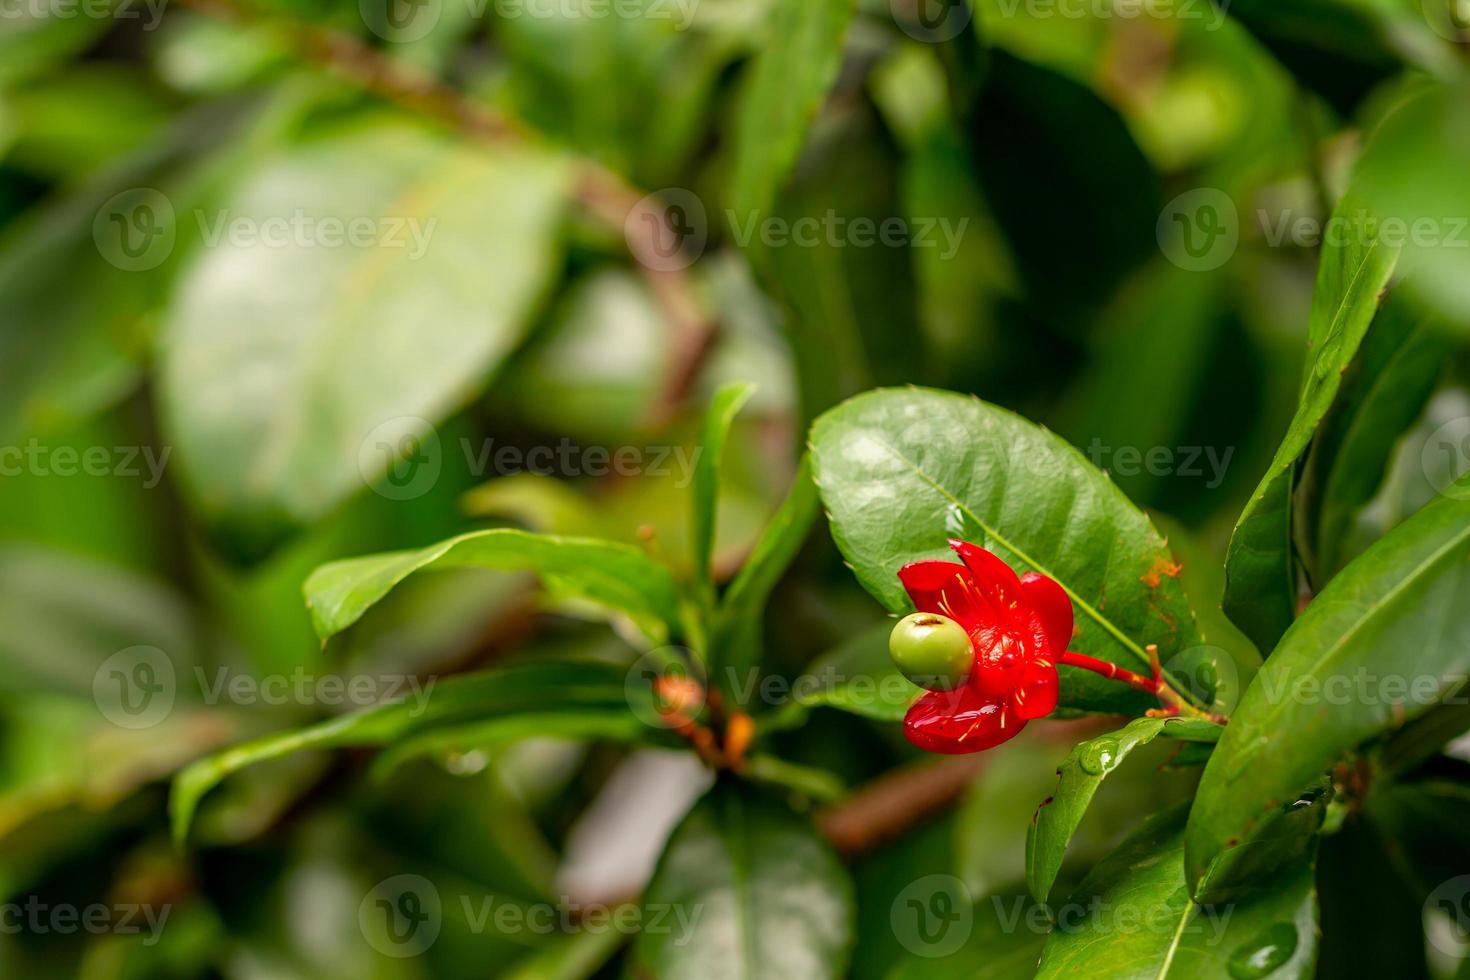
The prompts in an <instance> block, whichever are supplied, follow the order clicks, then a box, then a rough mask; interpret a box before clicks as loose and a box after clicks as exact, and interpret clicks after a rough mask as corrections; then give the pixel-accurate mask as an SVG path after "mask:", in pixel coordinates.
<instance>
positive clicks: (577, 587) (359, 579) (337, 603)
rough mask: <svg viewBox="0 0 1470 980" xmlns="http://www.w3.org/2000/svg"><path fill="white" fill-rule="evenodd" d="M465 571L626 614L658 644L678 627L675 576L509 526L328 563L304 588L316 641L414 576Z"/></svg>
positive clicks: (583, 544) (629, 551) (639, 556)
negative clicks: (510, 578) (503, 573)
mask: <svg viewBox="0 0 1470 980" xmlns="http://www.w3.org/2000/svg"><path fill="white" fill-rule="evenodd" d="M466 567H474V568H499V569H507V570H516V571H520V570H524V571H529V572H534V573H536V574H537V575H539V576H540V577H541V578H542V580H543V581H544V582H545V583H546V584H547V585H548V586H550V587H553V588H554V589H555V590H556V591H557V592H558V593H560V594H569V595H574V596H577V597H580V598H584V599H590V600H591V601H593V602H595V603H597V604H599V605H602V606H605V607H607V608H608V609H612V610H614V611H617V612H621V613H625V614H627V615H628V616H629V617H630V618H631V619H632V620H633V621H634V622H635V623H636V624H637V625H638V627H639V628H640V629H642V630H643V631H644V632H645V633H646V634H647V635H648V636H649V638H650V639H652V640H654V641H655V642H663V641H664V640H665V639H667V637H668V635H669V631H670V630H671V629H676V628H677V625H676V624H677V623H678V622H679V593H678V588H677V586H675V584H674V579H673V576H672V575H670V574H669V571H668V569H666V568H664V567H663V566H662V565H660V564H658V563H657V562H655V561H654V560H653V559H652V558H649V557H648V556H647V555H646V554H644V553H643V552H641V551H639V550H638V549H637V548H633V547H631V546H629V545H624V544H616V543H614V542H611V541H598V540H594V539H591V538H563V537H555V536H552V535H546V534H532V533H530V532H528V531H519V530H515V529H513V528H496V529H494V530H490V531H473V532H471V533H469V534H462V535H460V536H459V537H456V538H450V539H449V540H447V541H441V542H439V543H438V544H436V545H430V546H429V547H427V548H422V549H420V550H418V551H397V552H391V553H389V554H384V555H369V556H367V557H365V558H348V559H346V560H344V561H337V562H332V563H330V564H327V565H323V566H322V567H321V568H318V569H317V570H316V571H314V572H312V574H311V576H310V577H309V578H308V579H307V580H306V585H305V586H304V587H303V590H304V592H305V593H306V604H307V605H308V606H309V607H310V608H311V618H312V622H313V623H314V624H315V626H316V631H317V635H319V636H320V637H321V638H322V639H323V640H326V639H328V638H330V637H332V636H333V635H335V634H337V633H340V632H341V631H342V630H344V629H346V628H347V627H349V626H351V625H352V624H353V623H355V622H357V621H358V619H360V618H361V617H362V614H363V613H365V612H367V611H368V609H369V608H371V607H372V606H373V605H374V604H375V603H376V602H378V600H380V599H382V598H383V596H385V595H387V594H388V593H389V592H390V591H391V590H392V589H393V587H394V586H396V585H397V584H398V583H399V582H402V581H403V580H404V579H405V578H407V577H408V576H410V575H412V574H414V573H415V572H422V571H430V570H436V569H445V568H466Z"/></svg>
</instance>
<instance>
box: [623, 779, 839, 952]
mask: <svg viewBox="0 0 1470 980" xmlns="http://www.w3.org/2000/svg"><path fill="white" fill-rule="evenodd" d="M644 904H645V906H648V907H659V906H668V907H670V908H673V909H675V910H686V911H687V912H688V913H689V914H690V915H691V916H697V918H694V919H693V920H692V929H690V930H685V931H682V932H681V930H680V929H678V928H672V929H668V930H664V931H661V932H659V931H654V930H648V929H645V930H644V932H643V933H642V934H641V935H640V936H639V937H638V943H637V946H636V947H635V951H634V956H635V966H634V970H633V972H634V973H635V974H638V973H640V971H641V973H642V974H644V975H648V976H656V977H660V978H662V980H682V978H685V977H691V978H693V977H697V978H699V980H736V978H740V980H745V978H754V977H760V978H762V980H787V978H790V980H796V978H801V980H820V978H822V977H839V976H843V975H844V972H845V971H844V967H845V965H846V959H847V955H848V950H849V947H850V946H851V944H852V938H853V936H852V920H853V900H852V883H851V881H849V879H848V876H847V872H846V870H845V869H844V868H843V867H842V864H841V863H840V862H839V861H838V860H837V856H836V855H835V854H834V853H832V850H831V849H830V848H829V847H828V846H827V844H826V843H825V842H824V841H823V840H821V838H819V837H818V836H817V835H816V833H815V832H814V831H813V830H812V827H811V825H810V824H809V823H808V822H807V821H806V820H803V819H801V818H799V817H797V816H796V815H795V814H793V813H791V812H790V811H789V810H787V809H786V808H784V807H782V806H779V805H777V804H775V803H773V802H771V801H769V800H767V799H765V798H763V797H759V796H755V795H752V794H750V793H749V792H748V790H746V789H744V788H742V787H738V786H731V785H723V784H722V785H718V786H716V787H715V789H714V790H713V791H712V792H711V793H710V795H708V796H706V797H705V798H704V799H703V800H702V801H701V802H700V803H699V804H698V805H697V806H696V807H695V808H694V809H693V810H692V811H690V813H689V815H688V816H687V817H685V818H684V822H683V823H681V824H680V825H679V827H678V829H677V830H675V831H674V836H673V837H672V838H671V839H670V841H669V845H668V848H667V849H666V850H665V851H664V855H663V857H662V859H661V860H660V861H659V867H658V870H657V871H656V872H655V873H654V877H653V882H652V883H651V884H650V885H649V886H648V891H647V893H646V894H645V895H644Z"/></svg>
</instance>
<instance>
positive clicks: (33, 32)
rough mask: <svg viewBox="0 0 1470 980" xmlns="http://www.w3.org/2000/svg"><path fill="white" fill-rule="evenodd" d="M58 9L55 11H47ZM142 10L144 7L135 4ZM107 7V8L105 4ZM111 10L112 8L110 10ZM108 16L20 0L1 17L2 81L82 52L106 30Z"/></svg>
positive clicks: (0, 75) (9, 80)
mask: <svg viewBox="0 0 1470 980" xmlns="http://www.w3.org/2000/svg"><path fill="white" fill-rule="evenodd" d="M48 9H49V10H52V11H56V13H55V15H54V16H53V15H50V14H48V13H46V11H47V10H48ZM134 9H135V12H139V13H141V12H142V8H134ZM104 10H105V8H104ZM109 13H110V12H109ZM109 22H110V21H109V18H108V17H98V16H95V15H94V14H93V8H88V10H87V16H82V15H81V11H79V10H77V9H75V8H73V9H72V10H71V11H70V16H66V14H65V13H64V12H62V11H61V8H55V7H52V8H48V7H46V6H45V5H39V4H20V5H17V6H15V7H11V8H8V9H7V11H6V14H5V16H4V17H0V85H9V84H10V83H13V82H15V81H17V80H19V79H22V78H25V77H27V76H30V75H34V74H37V73H39V72H41V71H43V70H45V69H47V68H50V67H51V66H53V65H55V64H57V63H58V62H61V61H64V60H66V59H67V58H69V57H71V56H72V55H74V54H77V53H79V52H81V51H82V50H83V49H84V48H86V47H87V46H88V45H89V44H91V43H92V42H93V41H95V40H96V39H97V37H98V36H99V35H100V34H102V33H103V32H104V31H106V30H107V28H108V25H109Z"/></svg>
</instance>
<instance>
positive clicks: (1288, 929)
mask: <svg viewBox="0 0 1470 980" xmlns="http://www.w3.org/2000/svg"><path fill="white" fill-rule="evenodd" d="M1296 944H1297V934H1296V927H1295V926H1293V925H1291V924H1290V923H1288V922H1278V923H1276V924H1275V925H1274V926H1270V927H1269V928H1267V929H1266V930H1265V931H1263V932H1262V933H1260V934H1259V935H1258V936H1256V938H1254V939H1252V940H1251V941H1250V942H1247V943H1243V944H1241V946H1240V947H1239V948H1237V949H1236V950H1235V952H1233V953H1231V954H1230V960H1229V962H1228V963H1226V964H1225V968H1226V970H1228V971H1229V973H1230V975H1231V976H1232V977H1234V978H1235V980H1259V978H1260V977H1264V976H1266V975H1267V974H1269V973H1273V972H1275V971H1276V970H1277V969H1279V968H1280V967H1281V966H1282V965H1283V964H1284V963H1285V962H1286V961H1287V960H1289V959H1291V954H1293V953H1295V952H1296Z"/></svg>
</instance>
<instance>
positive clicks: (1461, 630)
mask: <svg viewBox="0 0 1470 980" xmlns="http://www.w3.org/2000/svg"><path fill="white" fill-rule="evenodd" d="M1467 554H1470V500H1456V499H1453V498H1448V497H1446V498H1442V499H1440V500H1438V501H1436V502H1434V503H1431V504H1429V505H1427V506H1426V507H1424V509H1422V510H1421V511H1419V512H1418V513H1417V514H1415V515H1414V516H1413V517H1411V518H1409V519H1408V520H1407V521H1405V522H1404V523H1403V524H1401V525H1399V527H1397V528H1395V529H1394V530H1393V531H1391V532H1389V534H1387V535H1386V536H1385V537H1383V538H1382V539H1381V540H1379V541H1378V542H1377V543H1376V544H1374V545H1373V546H1372V547H1371V548H1369V549H1368V550H1367V551H1365V552H1364V553H1363V554H1362V555H1361V556H1359V557H1358V558H1357V559H1355V560H1354V561H1353V562H1352V563H1351V564H1349V565H1348V566H1347V568H1345V569H1343V571H1342V572H1341V574H1339V575H1338V576H1337V577H1336V578H1334V579H1333V580H1332V581H1331V582H1330V583H1328V585H1327V588H1325V589H1324V590H1323V591H1322V592H1321V594H1319V595H1318V596H1317V597H1316V598H1315V599H1314V600H1313V601H1312V604H1311V605H1309V606H1308V607H1307V609H1306V611H1305V612H1304V613H1303V614H1302V616H1301V618H1299V619H1298V620H1297V621H1296V622H1295V623H1294V624H1293V625H1292V627H1291V629H1290V630H1288V631H1287V633H1286V635H1285V636H1284V637H1282V640H1281V645H1280V646H1279V647H1278V648H1277V650H1276V652H1275V653H1274V654H1273V655H1272V656H1271V658H1270V659H1269V660H1267V661H1266V664H1265V666H1264V667H1262V668H1261V671H1260V673H1259V674H1257V675H1256V679H1255V681H1254V682H1253V683H1252V684H1251V686H1250V687H1249V688H1248V689H1247V690H1246V692H1245V695H1244V697H1243V698H1242V699H1241V702H1240V706H1239V707H1238V708H1237V709H1236V710H1235V713H1234V714H1233V715H1232V716H1231V719H1230V725H1229V726H1228V727H1227V728H1226V729H1225V732H1224V734H1223V735H1222V736H1221V738H1220V743H1219V745H1218V746H1217V747H1216V749H1215V753H1214V755H1213V756H1212V757H1211V759H1210V762H1209V764H1208V765H1207V766H1206V767H1205V772H1204V777H1203V778H1202V779H1201V781H1200V787H1199V794H1198V796H1197V798H1196V800H1195V806H1194V812H1193V815H1192V817H1191V819H1190V824H1189V839H1188V843H1189V846H1188V856H1189V875H1190V881H1191V883H1196V882H1198V881H1199V880H1200V879H1201V877H1202V876H1203V875H1204V874H1205V873H1206V871H1208V870H1209V869H1210V866H1211V864H1212V863H1213V862H1214V861H1215V860H1216V859H1217V858H1220V857H1222V856H1223V855H1224V854H1225V852H1226V851H1227V850H1228V849H1229V848H1231V847H1233V846H1235V845H1236V844H1238V843H1239V842H1240V841H1242V840H1244V839H1248V838H1249V837H1251V836H1253V835H1255V834H1259V833H1261V832H1262V831H1264V830H1266V829H1267V828H1268V827H1269V825H1270V824H1271V823H1272V822H1274V819H1275V818H1276V817H1277V816H1278V814H1280V813H1281V812H1282V810H1283V808H1286V807H1288V806H1289V805H1290V804H1291V803H1292V802H1293V801H1294V800H1296V799H1297V798H1298V797H1299V796H1300V795H1301V794H1302V792H1303V791H1305V790H1306V789H1307V788H1308V787H1309V786H1311V784H1312V783H1314V782H1315V781H1317V780H1319V779H1321V778H1322V775H1323V773H1325V772H1327V771H1328V770H1329V769H1330V768H1331V767H1332V766H1333V764H1334V763H1336V762H1337V761H1338V760H1340V759H1342V758H1343V757H1344V756H1345V755H1347V754H1348V753H1350V752H1352V751H1353V750H1354V749H1356V748H1357V747H1358V746H1360V745H1362V744H1363V743H1364V742H1367V741H1368V740H1370V739H1373V738H1376V737H1379V736H1383V735H1387V734H1389V733H1391V732H1393V731H1395V730H1397V729H1398V728H1400V727H1401V726H1403V725H1404V724H1405V723H1407V722H1409V721H1412V720H1413V719H1415V718H1417V717H1419V716H1420V715H1423V714H1425V713H1426V712H1428V711H1430V710H1431V709H1432V708H1433V707H1434V705H1435V704H1436V703H1438V702H1439V701H1440V700H1441V699H1442V698H1443V697H1444V696H1445V694H1446V693H1447V692H1448V691H1450V690H1453V689H1455V688H1457V687H1458V686H1459V685H1460V684H1462V683H1463V682H1464V679H1465V676H1466V674H1467V672H1470V619H1467V618H1466V617H1465V615H1464V609H1465V606H1466V603H1467V602H1470V562H1467V560H1466V559H1467Z"/></svg>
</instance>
